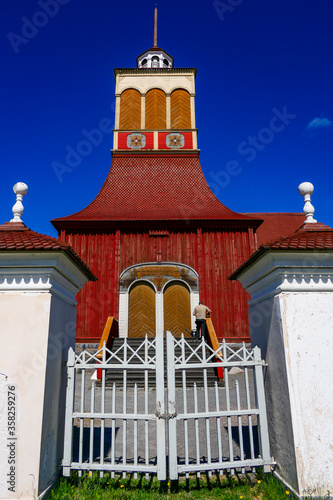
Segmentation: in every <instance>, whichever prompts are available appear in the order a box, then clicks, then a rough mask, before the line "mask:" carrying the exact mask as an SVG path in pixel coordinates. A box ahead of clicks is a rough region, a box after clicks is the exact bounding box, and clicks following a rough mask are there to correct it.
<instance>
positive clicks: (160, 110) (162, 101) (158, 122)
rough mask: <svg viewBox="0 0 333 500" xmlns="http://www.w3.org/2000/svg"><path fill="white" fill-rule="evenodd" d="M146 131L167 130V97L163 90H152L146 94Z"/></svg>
mask: <svg viewBox="0 0 333 500" xmlns="http://www.w3.org/2000/svg"><path fill="white" fill-rule="evenodd" d="M145 128H146V129H149V130H163V129H166V95H165V93H164V92H163V90H161V89H151V90H149V92H147V94H146V126H145Z"/></svg>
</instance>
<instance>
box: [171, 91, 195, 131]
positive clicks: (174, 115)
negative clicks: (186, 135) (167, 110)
mask: <svg viewBox="0 0 333 500" xmlns="http://www.w3.org/2000/svg"><path fill="white" fill-rule="evenodd" d="M170 106H171V128H172V129H186V128H191V98H190V94H189V93H188V92H187V91H186V90H183V89H177V90H174V91H173V92H172V94H171V105H170Z"/></svg>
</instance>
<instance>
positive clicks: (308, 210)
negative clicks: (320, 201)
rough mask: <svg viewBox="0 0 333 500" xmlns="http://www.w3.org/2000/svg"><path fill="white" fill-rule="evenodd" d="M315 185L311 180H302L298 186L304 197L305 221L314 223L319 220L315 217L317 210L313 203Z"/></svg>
mask: <svg viewBox="0 0 333 500" xmlns="http://www.w3.org/2000/svg"><path fill="white" fill-rule="evenodd" d="M313 190H314V187H313V184H311V182H302V184H300V185H299V186H298V192H299V194H300V195H301V196H303V197H304V208H303V212H304V214H305V215H306V220H305V223H306V224H307V223H313V222H317V221H316V219H314V218H313V214H314V212H315V209H314V206H313V205H312V203H311V195H312V193H313Z"/></svg>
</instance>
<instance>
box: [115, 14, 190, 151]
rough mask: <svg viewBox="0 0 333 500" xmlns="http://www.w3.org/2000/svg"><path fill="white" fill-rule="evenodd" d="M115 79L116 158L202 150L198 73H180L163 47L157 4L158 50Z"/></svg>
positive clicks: (138, 60) (122, 70)
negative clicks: (197, 122)
mask: <svg viewBox="0 0 333 500" xmlns="http://www.w3.org/2000/svg"><path fill="white" fill-rule="evenodd" d="M114 74H115V83H116V92H115V95H116V116H115V128H114V142H113V144H114V147H113V152H114V153H116V152H118V151H119V152H122V153H123V152H126V151H127V152H131V151H135V152H139V151H142V152H143V153H145V152H148V151H152V152H154V151H155V152H157V151H163V152H168V151H169V152H175V151H177V150H179V151H181V152H182V153H183V152H185V151H189V152H193V150H197V148H198V146H197V129H196V125H195V104H194V100H195V77H196V69H193V68H186V69H185V68H178V69H175V68H174V60H173V57H171V56H170V54H168V53H167V52H165V51H164V50H163V49H161V48H159V47H158V46H157V6H156V5H155V16H154V45H153V47H152V48H150V49H148V50H146V51H145V52H143V53H142V54H141V55H139V56H138V57H137V67H136V68H133V69H115V72H114Z"/></svg>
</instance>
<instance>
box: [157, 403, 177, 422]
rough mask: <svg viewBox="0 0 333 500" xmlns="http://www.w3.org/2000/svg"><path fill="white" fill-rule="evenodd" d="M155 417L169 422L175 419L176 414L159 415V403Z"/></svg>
mask: <svg viewBox="0 0 333 500" xmlns="http://www.w3.org/2000/svg"><path fill="white" fill-rule="evenodd" d="M155 415H156V417H157V418H160V419H162V420H171V419H172V418H176V417H177V412H176V411H175V412H174V413H161V403H160V402H158V403H157V408H156V413H155Z"/></svg>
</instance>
